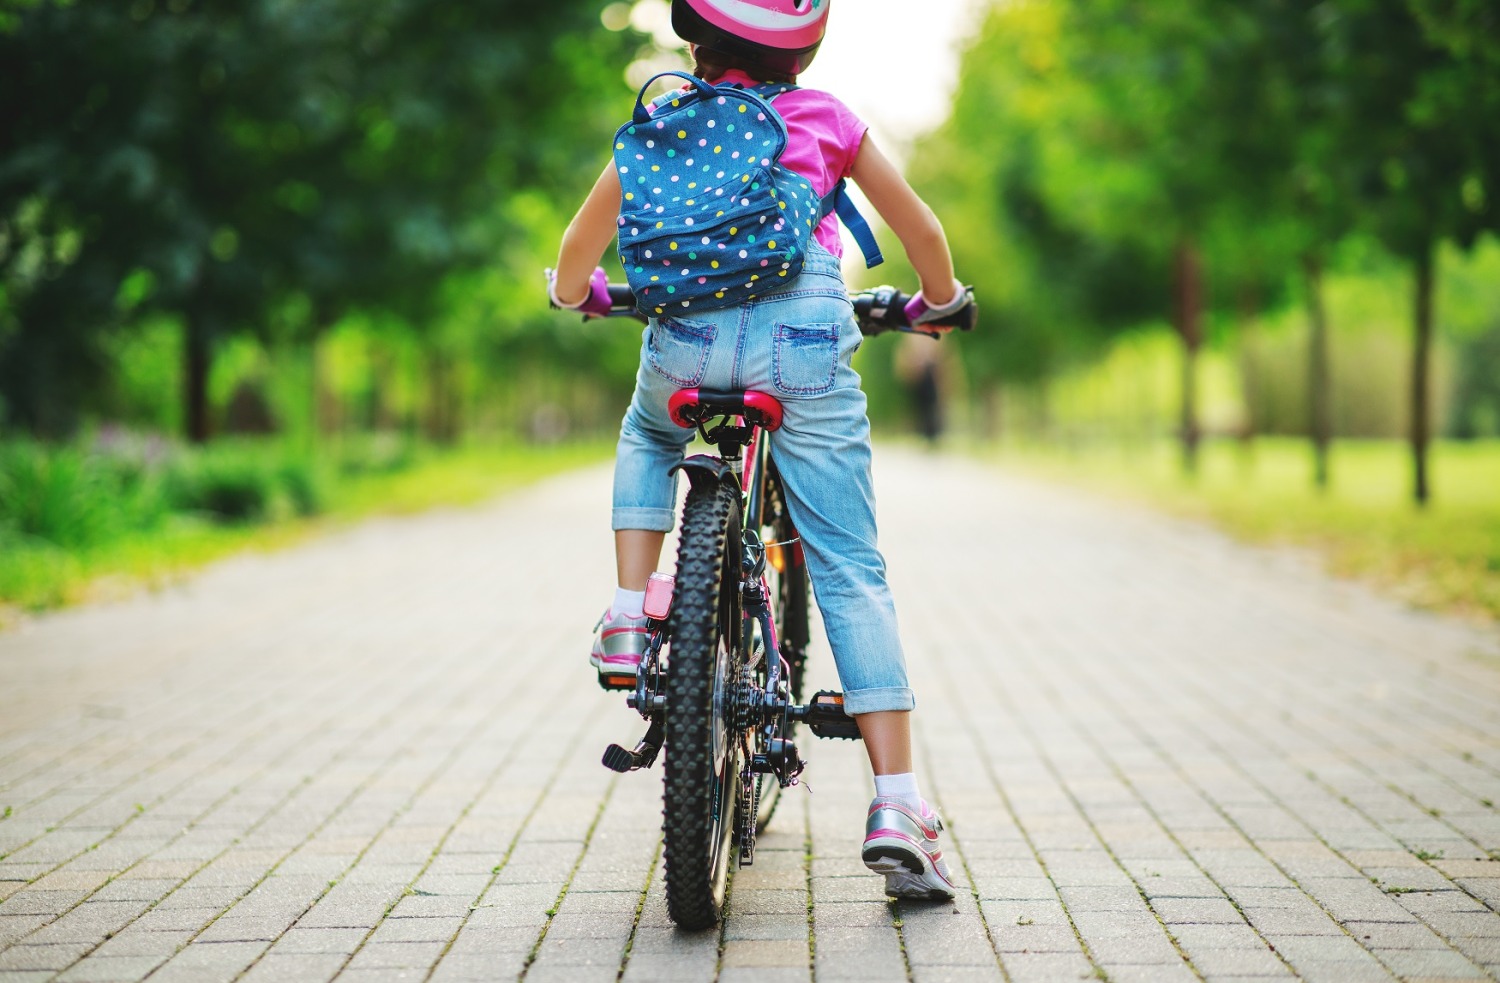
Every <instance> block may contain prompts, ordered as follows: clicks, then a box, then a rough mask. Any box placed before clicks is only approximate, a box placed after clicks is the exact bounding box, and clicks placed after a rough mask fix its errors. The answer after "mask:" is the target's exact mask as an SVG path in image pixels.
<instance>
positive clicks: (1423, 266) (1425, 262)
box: [1411, 242, 1436, 506]
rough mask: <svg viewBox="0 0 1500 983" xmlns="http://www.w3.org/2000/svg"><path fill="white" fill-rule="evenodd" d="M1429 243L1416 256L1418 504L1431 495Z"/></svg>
mask: <svg viewBox="0 0 1500 983" xmlns="http://www.w3.org/2000/svg"><path fill="white" fill-rule="evenodd" d="M1434 263H1435V261H1434V258H1433V251H1432V244H1431V243H1430V242H1429V243H1426V244H1424V245H1423V246H1422V248H1421V249H1420V250H1419V251H1418V253H1417V256H1416V268H1417V270H1416V272H1417V289H1416V312H1415V314H1416V316H1415V325H1416V339H1415V342H1416V344H1415V347H1414V349H1413V352H1412V360H1411V456H1412V477H1413V488H1412V490H1413V493H1414V495H1415V496H1416V501H1417V504H1418V505H1420V506H1425V505H1426V504H1427V502H1428V500H1429V499H1430V498H1431V494H1432V492H1431V489H1430V488H1429V487H1428V481H1427V445H1428V443H1429V442H1430V440H1431V433H1430V420H1431V407H1430V405H1429V404H1430V402H1431V399H1432V397H1431V391H1430V386H1429V377H1430V375H1431V371H1430V368H1429V365H1430V363H1431V361H1432V284H1433V280H1434V279H1435V276H1436V274H1435V271H1434V269H1433V267H1434Z"/></svg>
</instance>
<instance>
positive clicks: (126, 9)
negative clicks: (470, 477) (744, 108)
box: [0, 0, 1500, 610]
mask: <svg viewBox="0 0 1500 983" xmlns="http://www.w3.org/2000/svg"><path fill="white" fill-rule="evenodd" d="M856 2H857V0H845V3H844V5H843V7H841V11H842V12H841V13H837V14H835V15H834V20H833V30H835V31H836V30H838V23H839V18H840V17H841V16H842V17H850V16H853V14H852V13H851V12H850V10H849V9H848V8H850V7H852V5H853V4H854V3H856ZM972 6H973V14H974V16H973V18H972V24H973V30H972V32H971V35H970V36H969V37H967V38H965V39H964V41H963V43H962V45H961V50H959V51H957V52H955V53H954V54H953V56H952V57H955V58H957V59H959V74H958V84H957V87H956V91H954V93H953V99H952V107H951V113H950V114H949V116H948V118H947V119H946V120H940V119H934V120H932V127H931V129H930V130H929V131H927V132H923V133H917V134H910V135H908V136H909V146H908V147H904V148H901V149H902V150H903V151H904V152H903V153H902V154H901V155H900V156H902V157H903V158H905V159H909V160H910V162H911V163H910V165H909V168H908V172H909V176H910V178H911V179H912V181H913V183H914V184H915V186H916V187H917V188H918V190H919V191H920V192H921V193H922V194H923V196H924V197H926V198H927V199H928V200H929V201H930V202H931V203H932V204H933V206H934V208H935V210H936V211H937V212H938V214H939V215H940V217H941V218H942V220H943V222H944V224H945V226H946V228H947V231H948V234H949V237H950V239H951V242H952V245H953V248H954V253H955V258H956V261H957V267H958V270H959V273H960V275H961V276H963V277H964V278H966V279H967V280H969V281H970V282H972V283H974V284H975V285H976V287H977V289H978V292H979V295H980V297H981V302H982V311H983V318H982V327H981V330H979V331H977V332H975V333H973V334H972V335H966V336H964V337H963V338H962V339H961V340H958V341H956V342H948V343H945V344H944V345H942V346H939V347H938V348H937V349H936V350H937V351H939V353H940V354H939V357H938V358H937V362H938V363H939V364H940V367H941V369H942V375H943V381H944V393H945V397H946V401H947V405H946V408H945V409H946V417H947V420H948V423H949V428H950V430H961V431H966V432H968V433H971V434H973V435H976V436H977V437H978V438H980V439H982V440H984V441H986V442H987V444H988V445H990V446H1001V447H1014V448H1027V447H1038V446H1046V447H1049V448H1054V449H1055V448H1064V449H1067V450H1068V451H1069V452H1070V453H1071V452H1076V451H1078V450H1080V449H1083V448H1088V447H1096V446H1097V447H1108V448H1111V449H1113V450H1118V449H1119V448H1126V449H1129V448H1137V449H1144V448H1150V449H1151V452H1150V454H1149V455H1148V454H1146V453H1145V452H1144V451H1142V452H1140V453H1136V454H1134V459H1138V460H1144V459H1145V458H1146V457H1148V456H1149V457H1150V458H1151V460H1153V461H1154V460H1157V459H1158V457H1159V455H1157V454H1156V449H1157V448H1158V447H1159V446H1160V445H1161V444H1162V443H1163V442H1164V441H1168V440H1170V441H1172V442H1174V443H1175V445H1176V447H1177V453H1176V455H1175V457H1176V460H1177V472H1178V473H1179V475H1180V474H1187V475H1193V474H1198V473H1209V472H1212V468H1213V467H1217V465H1212V466H1210V465H1205V464H1204V463H1203V461H1204V460H1209V461H1213V460H1217V459H1218V458H1216V457H1214V456H1213V454H1216V453H1217V451H1216V450H1214V449H1213V448H1211V447H1210V448H1208V449H1207V450H1205V445H1206V444H1215V445H1217V444H1219V443H1225V444H1230V445H1232V446H1234V447H1237V448H1240V449H1241V450H1243V449H1245V448H1249V447H1251V446H1252V445H1253V444H1254V442H1255V441H1257V439H1259V438H1263V437H1270V438H1282V439H1281V441H1280V442H1279V443H1277V442H1275V441H1272V442H1269V443H1268V446H1273V447H1276V448H1280V450H1277V451H1275V452H1274V454H1273V453H1268V454H1267V455H1262V458H1263V459H1268V458H1270V457H1275V456H1276V455H1277V454H1284V453H1289V452H1290V453H1300V452H1291V451H1288V450H1287V449H1288V448H1291V447H1295V446H1297V444H1296V443H1288V442H1287V439H1294V440H1295V441H1299V442H1301V441H1305V446H1306V448H1307V450H1306V455H1307V460H1308V461H1309V462H1310V464H1309V467H1308V469H1307V474H1306V481H1305V484H1306V485H1307V486H1308V487H1311V488H1323V489H1329V488H1336V487H1337V485H1338V482H1337V480H1336V479H1337V475H1336V468H1335V464H1334V460H1333V453H1332V450H1331V449H1332V448H1333V446H1334V442H1335V440H1336V439H1339V440H1345V439H1354V438H1358V439H1363V440H1369V441H1386V442H1387V445H1386V446H1387V452H1386V453H1387V456H1388V457H1390V458H1391V460H1392V461H1396V460H1397V459H1396V458H1395V457H1394V455H1396V454H1398V453H1399V454H1401V455H1403V456H1404V459H1405V461H1406V462H1407V463H1406V464H1405V465H1404V470H1405V475H1406V476H1405V478H1404V479H1402V480H1403V482H1404V484H1405V487H1406V490H1407V494H1406V498H1407V499H1408V500H1414V501H1417V502H1426V501H1428V500H1429V499H1431V498H1434V497H1436V499H1437V500H1438V501H1441V500H1442V498H1443V495H1444V490H1443V488H1442V487H1441V483H1440V482H1435V481H1434V478H1433V476H1432V473H1431V472H1432V469H1431V468H1430V467H1429V465H1428V458H1429V453H1430V447H1431V446H1432V445H1433V443H1434V441H1435V440H1447V439H1453V440H1462V441H1468V442H1471V444H1472V446H1474V447H1476V448H1487V450H1484V451H1483V453H1485V454H1494V453H1496V451H1495V450H1494V448H1495V447H1497V446H1500V444H1495V443H1487V442H1493V441H1496V440H1497V438H1500V203H1497V198H1500V7H1497V6H1496V5H1495V4H1493V3H1492V2H1491V0H1234V2H1230V0H1004V2H987V0H973V4H972ZM667 10H668V7H667V3H666V0H633V2H600V0H556V2H554V3H552V4H549V5H548V7H547V10H546V14H545V16H541V17H539V16H537V15H536V8H535V6H534V5H531V4H522V3H521V2H520V0H489V2H485V3H474V4H431V3H421V2H418V0H296V2H293V0H221V2H217V3H212V4H210V3H205V2H202V0H120V2H117V3H101V2H97V0H94V2H90V0H0V63H3V64H4V65H5V66H6V72H7V77H6V79H5V81H4V83H3V87H4V93H5V98H3V99H0V550H3V551H5V555H6V557H7V559H8V560H9V561H10V571H11V572H12V573H14V571H16V570H18V569H20V568H21V567H22V566H23V565H25V563H30V564H32V565H33V566H34V565H35V563H34V562H33V561H35V562H41V561H36V557H37V556H39V555H41V554H42V553H46V552H47V551H51V552H50V553H47V555H48V556H51V557H52V559H51V560H48V561H47V562H53V563H62V564H66V563H74V562H75V558H76V557H75V554H76V553H77V551H79V550H87V549H93V548H99V544H104V543H108V542H111V541H114V540H117V539H120V537H122V536H126V532H125V531H126V530H134V531H135V532H134V533H132V535H138V536H148V535H159V530H161V529H162V528H165V526H164V525H163V524H164V523H165V524H166V525H170V524H171V523H172V522H173V521H176V519H181V518H183V517H187V518H188V519H192V518H193V517H197V518H199V519H204V518H205V517H206V520H207V521H211V522H215V523H220V524H222V523H226V522H227V523H244V522H253V521H263V520H266V519H275V518H278V517H286V516H296V515H306V514H315V513H318V512H321V511H324V510H325V509H328V508H330V507H331V503H336V502H339V501H343V500H345V499H350V498H361V496H364V497H366V498H367V497H368V495H366V493H365V492H360V491H358V490H357V486H358V484H359V481H361V480H363V477H365V476H368V475H371V474H379V473H395V472H400V471H402V470H406V469H411V468H413V467H416V466H417V465H418V464H419V463H420V462H424V461H425V462H428V463H429V464H430V463H431V462H432V461H433V460H434V456H433V453H432V448H442V447H452V448H458V447H462V448H467V449H468V451H473V449H474V448H476V447H486V448H490V449H491V450H493V449H494V448H497V447H499V448H520V447H522V446H524V445H537V444H541V445H546V444H553V443H557V442H560V441H563V440H564V439H565V438H578V437H583V438H586V439H596V438H601V437H607V435H608V434H609V433H611V432H612V431H613V430H614V428H615V427H616V426H617V424H618V419H619V416H620V413H621V410H622V408H623V406H624V405H625V402H626V400H627V399H628V397H629V392H630V389H631V385H632V380H633V373H634V368H635V364H636V355H637V350H638V346H639V336H638V334H637V333H636V332H635V331H634V330H633V329H632V328H631V327H630V326H628V325H626V324H623V323H621V322H592V323H586V324H580V323H578V322H577V321H576V320H575V319H574V318H572V317H569V316H563V315H559V314H557V313H556V312H551V311H548V310H547V309H546V306H545V299H544V296H543V292H542V290H541V289H539V285H540V282H541V281H540V270H541V269H542V267H543V266H545V265H548V264H549V263H550V262H551V261H552V260H553V258H554V257H555V254H556V245H557V240H558V237H559V235H560V232H561V230H562V228H563V226H564V225H565V224H566V221H567V219H568V217H569V216H570V215H571V212H572V210H573V208H574V207H575V206H576V204H577V202H578V201H579V200H580V198H581V196H582V195H583V193H584V192H585V190H586V189H587V187H588V186H589V184H590V183H591V181H592V179H593V177H594V176H595V175H596V174H597V171H598V168H599V167H600V166H602V164H603V162H604V161H606V160H607V153H608V150H607V140H608V138H609V135H610V134H611V133H612V132H613V130H614V128H615V126H616V125H617V124H618V123H619V121H620V120H621V119H622V118H623V117H624V115H625V114H626V112H627V111H628V107H629V104H630V100H631V98H632V95H633V89H634V87H635V86H637V85H639V84H640V83H641V82H642V81H643V80H644V79H645V78H646V77H648V76H649V75H650V74H652V73H653V72H655V71H660V70H662V69H664V68H673V67H682V66H683V65H685V64H686V62H685V58H684V52H683V51H682V50H681V48H680V46H679V45H678V44H677V43H676V41H675V39H674V38H673V37H672V35H671V31H670V25H669V20H668V17H667ZM923 57H924V58H925V57H943V56H942V55H927V54H924V55H923ZM871 70H872V71H883V70H887V67H881V66H872V68H871ZM849 84H850V85H858V84H859V81H858V80H857V79H850V80H849ZM885 238H887V239H889V235H888V234H887V235H886V236H885ZM888 246H889V244H888ZM892 252H895V253H899V250H894V249H891V248H887V253H888V254H889V253H892ZM612 264H613V260H612V258H606V266H607V268H613V267H612ZM860 278H863V280H861V279H860ZM877 281H887V282H894V283H897V284H899V285H901V286H904V287H907V288H910V287H912V286H913V285H914V284H913V277H912V274H911V272H910V268H909V267H907V266H905V265H904V264H903V263H902V261H901V260H900V259H899V257H896V258H894V259H893V261H892V262H891V264H890V265H889V267H886V268H882V269H880V270H878V271H875V272H874V273H869V274H866V273H864V272H863V271H861V272H860V273H859V274H857V275H854V276H852V277H851V283H853V284H854V285H856V286H859V285H872V284H873V283H874V282H877ZM887 341H888V339H882V340H881V341H880V342H877V343H874V344H870V345H866V346H865V347H864V349H863V350H862V351H861V354H860V356H859V358H860V362H859V367H860V369H861V371H862V372H863V373H864V375H865V378H866V384H867V388H868V390H869V391H870V393H871V412H872V416H873V417H874V419H875V421H876V423H877V425H878V426H880V427H882V428H883V429H885V430H886V431H887V432H891V431H896V430H901V429H909V428H910V427H911V426H912V425H911V424H910V423H908V420H909V419H910V409H909V406H910V404H909V389H910V387H909V385H908V383H909V380H910V379H911V378H912V371H911V368H910V366H911V364H912V362H913V358H915V360H916V361H919V362H920V361H927V362H930V361H932V356H931V352H930V351H929V352H927V353H926V354H925V355H924V354H922V353H917V354H916V355H915V356H914V355H913V349H912V348H911V346H910V345H907V344H905V343H903V344H899V345H898V344H889V343H886V342H887ZM903 380H906V381H903ZM1397 441H1399V442H1401V443H1400V445H1398V444H1397V443H1396V442H1397ZM594 446H597V445H594ZM1400 447H1404V448H1405V450H1404V451H1403V450H1400V449H1399V448H1400ZM1113 450H1112V452H1111V453H1113ZM1211 451H1212V453H1210V452H1211ZM1205 455H1208V456H1207V457H1205ZM1125 459H1126V460H1128V459H1131V454H1127V455H1126V458H1125ZM1246 459H1247V460H1251V459H1253V458H1246ZM490 460H491V464H495V461H497V460H498V459H493V458H492V459H490ZM518 460H519V458H518ZM1111 460H1116V458H1111ZM1361 460H1363V459H1361ZM495 466H496V467H499V465H498V464H495ZM530 466H531V465H526V467H530ZM1363 467H1364V465H1361V468H1363ZM523 470H524V468H523ZM1272 470H1275V471H1276V472H1277V473H1278V474H1282V475H1284V476H1285V475H1290V474H1292V473H1293V472H1296V473H1298V474H1300V473H1301V472H1300V470H1297V469H1294V468H1293V469H1289V468H1285V467H1279V469H1278V468H1272ZM445 473H446V474H447V479H445V480H451V479H452V472H445ZM1361 473H1364V472H1363V471H1362V472H1361ZM1458 473H1459V472H1454V474H1458ZM1462 473H1464V474H1475V475H1483V474H1489V473H1490V472H1489V471H1488V470H1486V469H1485V468H1483V467H1477V468H1473V469H1469V470H1466V471H1463V472H1462ZM1205 480H1207V479H1205ZM1297 480H1298V481H1299V482H1301V479H1300V478H1299V479H1297ZM1382 480H1384V479H1382ZM1453 480H1459V479H1457V478H1455V479H1453ZM1474 480H1479V479H1474ZM1453 491H1454V494H1453V495H1452V497H1453V498H1455V499H1461V500H1464V501H1468V500H1469V499H1470V498H1472V497H1473V496H1472V495H1470V494H1469V490H1468V489H1462V490H1461V489H1454V490H1453ZM417 498H421V496H420V495H418V496H417ZM90 503H93V504H90ZM99 503H103V504H99ZM1497 508H1500V506H1497ZM1485 516H1486V518H1484V519H1483V520H1482V522H1483V523H1488V524H1487V525H1484V530H1485V532H1484V535H1487V536H1491V537H1492V540H1493V549H1492V554H1493V555H1492V556H1491V555H1490V554H1486V553H1485V549H1490V547H1484V548H1483V549H1481V550H1480V551H1479V553H1478V554H1476V555H1477V556H1478V557H1479V559H1478V560H1477V561H1476V562H1479V563H1481V564H1482V565H1483V564H1488V563H1493V564H1494V566H1495V569H1497V570H1500V516H1493V515H1491V514H1490V513H1485ZM174 517H175V518H174ZM1475 521H1476V522H1479V521H1481V520H1475ZM152 530H157V531H158V532H155V533H153V532H152ZM127 538H128V537H127ZM27 550H30V551H31V552H30V553H26V551H27ZM39 551H40V552H39ZM70 551H71V552H70ZM23 554H24V555H25V556H29V557H31V559H28V560H25V563H23V562H22V558H23ZM5 566H6V564H5V563H0V567H5ZM17 576H19V575H17ZM3 579H4V578H3V577H0V580H3ZM13 579H15V578H13ZM20 579H24V578H20ZM7 590H8V589H7V588H6V587H5V585H4V584H0V596H11V597H14V596H15V592H14V590H10V592H9V593H7ZM49 590H51V591H52V592H53V594H55V593H56V591H55V590H53V588H49ZM44 593H45V592H44ZM47 596H52V595H51V594H48V595H47ZM1497 610H1500V607H1497Z"/></svg>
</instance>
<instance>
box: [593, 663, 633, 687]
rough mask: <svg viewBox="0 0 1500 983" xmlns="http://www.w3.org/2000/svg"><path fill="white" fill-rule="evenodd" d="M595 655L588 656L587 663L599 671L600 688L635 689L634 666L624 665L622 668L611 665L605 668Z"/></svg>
mask: <svg viewBox="0 0 1500 983" xmlns="http://www.w3.org/2000/svg"><path fill="white" fill-rule="evenodd" d="M602 661H603V660H601V659H600V658H599V657H598V656H597V655H590V656H589V665H591V666H593V667H594V669H595V670H596V671H597V672H598V673H599V686H600V687H601V688H602V689H635V667H634V666H630V667H626V668H624V669H623V670H622V669H620V668H616V667H613V666H611V667H610V668H608V669H606V668H605V667H604V665H603V664H602Z"/></svg>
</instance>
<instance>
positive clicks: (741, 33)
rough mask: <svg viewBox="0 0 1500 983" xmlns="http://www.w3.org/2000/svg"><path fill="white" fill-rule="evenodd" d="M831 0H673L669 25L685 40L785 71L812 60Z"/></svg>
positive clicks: (796, 70) (801, 68)
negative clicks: (670, 23)
mask: <svg viewBox="0 0 1500 983" xmlns="http://www.w3.org/2000/svg"><path fill="white" fill-rule="evenodd" d="M831 2H832V0H672V30H674V31H676V32H677V36H678V37H680V38H682V39H683V40H684V41H687V42H688V43H689V44H696V45H700V46H702V47H704V48H709V49H711V50H713V51H719V52H723V53H724V54H726V55H730V56H732V57H736V58H742V59H746V60H748V61H751V62H754V63H756V64H759V65H764V66H765V67H766V68H768V69H770V70H772V71H775V72H782V73H785V74H787V75H797V74H800V73H801V72H802V71H804V70H805V69H806V68H807V66H808V65H810V64H812V60H813V55H816V54H817V53H818V45H820V44H822V43H823V31H824V29H825V28H826V27H827V25H828V7H829V4H830V3H831Z"/></svg>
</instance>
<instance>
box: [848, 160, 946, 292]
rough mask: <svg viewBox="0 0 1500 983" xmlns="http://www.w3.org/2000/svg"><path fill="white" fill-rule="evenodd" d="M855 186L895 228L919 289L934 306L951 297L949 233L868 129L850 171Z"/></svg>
mask: <svg viewBox="0 0 1500 983" xmlns="http://www.w3.org/2000/svg"><path fill="white" fill-rule="evenodd" d="M850 176H851V177H853V178H854V183H855V184H858V185H859V190H861V191H863V192H864V193H865V197H866V198H869V199H870V204H872V205H874V206H875V210H876V211H877V212H879V213H880V217H881V218H883V219H885V224H886V225H888V226H890V228H891V231H892V232H894V233H896V238H897V239H900V240H901V246H902V248H904V249H905V250H906V256H907V258H908V259H910V260H911V265H912V267H913V268H914V269H915V270H916V271H917V277H918V278H919V279H920V280H921V281H922V294H923V296H924V297H925V298H926V299H927V302H928V303H929V304H930V305H932V306H933V307H942V306H943V305H944V304H947V303H948V302H950V301H952V300H953V299H954V295H955V292H956V289H957V287H956V284H955V281H954V279H953V257H952V255H951V254H950V253H949V252H948V237H947V236H946V235H944V234H943V226H942V224H941V223H940V222H938V219H937V216H936V215H934V214H933V213H932V209H931V208H929V207H927V203H926V202H925V201H923V200H922V199H921V198H920V197H918V196H917V193H916V192H915V191H913V190H912V189H911V185H909V184H907V183H906V178H904V177H902V176H901V172H900V171H898V170H896V168H895V165H893V164H892V163H891V162H890V161H889V160H888V159H887V158H886V156H885V154H883V153H881V152H880V148H879V147H877V146H875V141H874V140H873V139H872V138H871V137H870V135H869V134H866V135H865V139H864V142H863V143H861V144H860V147H859V155H858V156H856V157H855V158H854V169H853V171H851V172H850Z"/></svg>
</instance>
